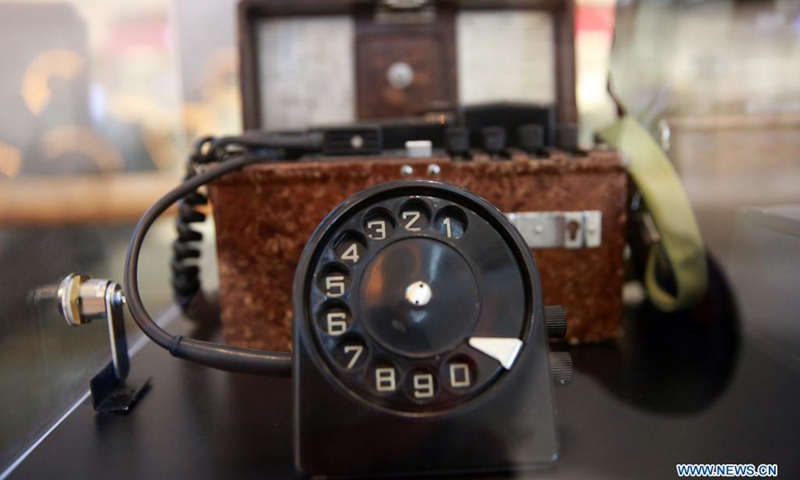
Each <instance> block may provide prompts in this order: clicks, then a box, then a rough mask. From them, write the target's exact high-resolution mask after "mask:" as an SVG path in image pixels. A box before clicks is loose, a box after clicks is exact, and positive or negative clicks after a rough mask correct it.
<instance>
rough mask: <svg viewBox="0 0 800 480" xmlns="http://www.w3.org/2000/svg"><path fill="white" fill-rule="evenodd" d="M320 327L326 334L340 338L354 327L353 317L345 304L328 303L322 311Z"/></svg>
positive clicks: (319, 321) (319, 320) (337, 302)
mask: <svg viewBox="0 0 800 480" xmlns="http://www.w3.org/2000/svg"><path fill="white" fill-rule="evenodd" d="M318 325H319V328H320V329H322V331H323V332H325V333H326V334H328V335H330V336H331V337H338V336H340V335H343V334H345V333H346V332H347V331H348V330H350V327H351V326H352V325H353V316H352V315H351V314H350V309H348V308H347V305H345V304H344V302H339V301H333V302H328V303H326V304H325V305H324V306H323V307H322V309H321V312H320V315H319V318H318Z"/></svg>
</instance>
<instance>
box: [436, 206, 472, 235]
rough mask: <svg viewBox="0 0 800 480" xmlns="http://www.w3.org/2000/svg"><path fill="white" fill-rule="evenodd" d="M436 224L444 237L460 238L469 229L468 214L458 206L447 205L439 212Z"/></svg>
mask: <svg viewBox="0 0 800 480" xmlns="http://www.w3.org/2000/svg"><path fill="white" fill-rule="evenodd" d="M434 224H435V227H436V231H437V232H439V233H440V234H441V235H443V236H444V237H446V238H451V239H459V238H461V237H462V236H463V235H464V232H466V231H467V215H466V214H465V213H464V211H463V210H461V209H460V208H458V207H453V206H449V207H445V208H443V209H441V210H439V212H437V214H436V219H435V220H434Z"/></svg>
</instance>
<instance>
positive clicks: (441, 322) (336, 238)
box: [292, 180, 558, 477]
mask: <svg viewBox="0 0 800 480" xmlns="http://www.w3.org/2000/svg"><path fill="white" fill-rule="evenodd" d="M293 308H294V312H295V322H294V325H295V327H294V358H293V372H292V374H293V377H294V407H293V408H294V447H295V463H296V468H297V470H298V471H299V472H301V473H303V474H306V475H309V476H328V477H340V476H343V477H351V476H364V477H373V476H383V475H414V474H425V475H429V474H452V473H474V472H490V471H513V470H516V469H519V468H531V467H541V466H547V465H550V464H552V463H554V462H555V461H556V459H557V457H558V441H557V431H556V417H555V405H554V397H553V379H552V378H551V366H550V360H549V356H550V354H549V346H548V329H547V327H546V321H545V307H544V305H543V302H542V291H541V285H540V281H539V274H538V271H537V269H536V265H535V263H534V261H533V258H532V257H531V255H530V251H529V250H528V247H527V245H526V244H525V242H524V240H523V239H522V238H521V236H520V234H519V233H518V232H517V231H516V229H515V228H514V227H513V225H512V224H511V223H509V222H508V220H507V219H506V217H505V216H504V215H503V214H502V213H501V212H499V211H498V210H497V209H496V208H495V207H493V206H492V205H491V204H489V203H488V202H486V201H485V200H483V199H481V198H479V197H477V196H475V195H473V194H471V193H469V192H468V191H466V190H463V189H461V188H458V187H455V186H452V185H449V184H444V183H440V182H433V181H425V180H401V181H396V182H390V183H386V184H383V185H379V186H376V187H373V188H371V189H368V190H365V191H363V192H361V193H358V194H356V195H355V196H353V197H351V198H350V199H349V200H347V201H345V202H344V203H343V204H342V205H340V206H339V207H338V208H336V209H335V210H334V211H333V212H332V213H331V214H330V215H328V217H326V219H325V220H324V221H323V222H322V223H321V224H320V225H319V227H318V228H317V229H316V231H315V233H314V234H313V235H312V237H311V239H310V241H309V242H308V244H307V246H306V248H305V250H304V252H303V254H302V256H301V259H300V263H299V266H298V269H297V273H296V277H295V283H294V296H293Z"/></svg>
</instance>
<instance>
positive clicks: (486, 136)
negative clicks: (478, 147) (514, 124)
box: [481, 127, 506, 157]
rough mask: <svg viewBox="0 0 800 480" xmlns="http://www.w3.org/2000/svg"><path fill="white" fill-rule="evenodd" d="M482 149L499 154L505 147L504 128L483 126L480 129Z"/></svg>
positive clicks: (493, 154)
mask: <svg viewBox="0 0 800 480" xmlns="http://www.w3.org/2000/svg"><path fill="white" fill-rule="evenodd" d="M481 139H482V140H483V149H484V150H485V151H486V153H488V154H490V155H492V156H493V157H495V156H501V155H502V154H503V150H504V149H505V148H506V129H505V128H503V127H484V128H483V129H482V130H481Z"/></svg>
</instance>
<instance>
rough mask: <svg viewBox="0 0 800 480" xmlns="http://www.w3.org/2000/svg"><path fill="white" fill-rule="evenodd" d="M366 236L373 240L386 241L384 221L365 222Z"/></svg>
mask: <svg viewBox="0 0 800 480" xmlns="http://www.w3.org/2000/svg"><path fill="white" fill-rule="evenodd" d="M367 235H369V238H371V239H373V240H385V239H386V220H372V221H371V222H367Z"/></svg>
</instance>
